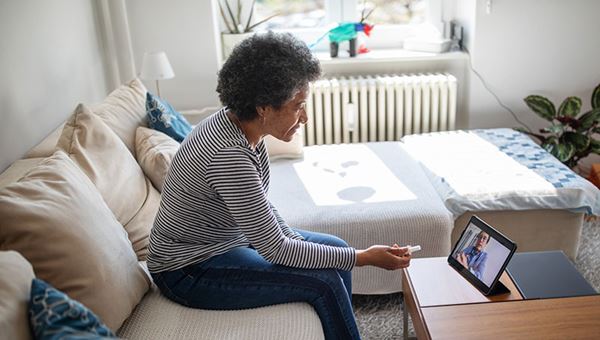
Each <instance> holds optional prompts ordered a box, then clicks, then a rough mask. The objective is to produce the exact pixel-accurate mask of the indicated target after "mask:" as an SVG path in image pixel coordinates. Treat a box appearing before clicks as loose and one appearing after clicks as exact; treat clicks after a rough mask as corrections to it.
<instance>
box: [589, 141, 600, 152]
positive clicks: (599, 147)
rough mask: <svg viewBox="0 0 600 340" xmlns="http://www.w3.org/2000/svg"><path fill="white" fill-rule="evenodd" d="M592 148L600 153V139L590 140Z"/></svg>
mask: <svg viewBox="0 0 600 340" xmlns="http://www.w3.org/2000/svg"><path fill="white" fill-rule="evenodd" d="M590 149H592V152H593V153H595V154H599V155H600V141H599V140H596V139H592V140H591V141H590Z"/></svg>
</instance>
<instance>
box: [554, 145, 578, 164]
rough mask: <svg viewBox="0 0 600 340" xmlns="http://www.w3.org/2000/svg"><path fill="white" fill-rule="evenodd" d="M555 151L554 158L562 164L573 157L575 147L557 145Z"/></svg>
mask: <svg viewBox="0 0 600 340" xmlns="http://www.w3.org/2000/svg"><path fill="white" fill-rule="evenodd" d="M555 150H556V153H555V154H554V156H555V157H556V158H558V160H559V161H561V162H563V163H565V162H567V161H568V160H569V159H570V158H571V157H573V156H574V155H575V147H573V145H571V144H557V145H556V149H555Z"/></svg>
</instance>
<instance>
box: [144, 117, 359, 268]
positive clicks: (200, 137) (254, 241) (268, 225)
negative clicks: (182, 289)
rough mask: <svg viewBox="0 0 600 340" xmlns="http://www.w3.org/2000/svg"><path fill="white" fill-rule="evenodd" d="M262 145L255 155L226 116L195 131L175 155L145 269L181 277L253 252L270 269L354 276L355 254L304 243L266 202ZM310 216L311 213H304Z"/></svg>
mask: <svg viewBox="0 0 600 340" xmlns="http://www.w3.org/2000/svg"><path fill="white" fill-rule="evenodd" d="M268 189H269V158H268V155H267V151H266V148H265V145H264V142H262V141H261V142H260V143H258V145H257V146H256V148H255V149H252V148H251V147H250V144H249V143H248V141H247V139H246V137H245V135H244V134H243V132H242V131H241V130H240V129H239V128H238V127H237V126H236V125H235V124H234V123H233V122H232V121H231V120H230V119H229V117H228V116H227V114H226V109H225V108H223V109H221V110H220V111H218V112H217V113H215V114H213V115H212V116H211V117H209V118H207V119H205V120H204V121H203V122H202V123H201V124H200V125H198V126H197V127H196V128H195V129H194V130H193V131H192V132H191V133H190V135H189V136H188V137H187V138H186V139H185V140H184V141H183V143H182V144H181V147H180V149H179V151H178V152H177V153H176V154H175V157H174V158H173V162H172V164H171V168H170V169H169V172H168V174H167V177H166V179H165V183H164V187H163V192H162V198H161V203H160V208H159V210H158V213H157V216H156V219H155V221H154V226H153V228H152V232H151V234H150V246H149V255H148V268H149V269H150V271H151V272H155V273H156V272H162V271H167V270H169V271H170V270H176V269H179V268H182V267H185V266H187V265H190V264H194V263H199V262H202V261H205V260H207V259H209V258H210V257H212V256H215V255H219V254H223V253H225V252H227V251H228V250H230V249H232V248H235V247H247V246H249V245H252V246H253V247H254V248H255V249H256V250H257V251H258V253H259V254H260V255H261V256H263V257H264V258H265V259H266V260H267V261H269V262H271V263H275V264H281V265H286V266H290V267H298V268H311V269H317V268H337V269H343V270H350V269H352V268H353V267H354V265H355V262H356V252H355V250H354V249H353V248H350V247H348V248H345V247H333V246H327V245H322V244H316V243H311V242H307V241H304V240H303V238H302V236H300V235H299V234H297V233H295V232H294V231H293V230H292V229H291V228H290V227H289V226H288V225H287V224H286V223H285V221H284V220H283V219H282V218H281V216H279V214H278V212H277V210H276V209H275V207H273V205H272V204H271V203H270V202H269V200H268V198H267V191H268ZM307 213H309V212H307Z"/></svg>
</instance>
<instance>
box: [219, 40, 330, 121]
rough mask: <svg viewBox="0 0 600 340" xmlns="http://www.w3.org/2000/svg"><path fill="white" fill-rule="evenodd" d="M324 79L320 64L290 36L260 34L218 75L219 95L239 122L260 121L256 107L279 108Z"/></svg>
mask: <svg viewBox="0 0 600 340" xmlns="http://www.w3.org/2000/svg"><path fill="white" fill-rule="evenodd" d="M320 75H321V66H320V64H319V61H318V60H317V58H316V57H315V56H313V54H312V53H311V51H310V50H309V49H308V47H307V46H306V44H305V43H303V42H301V41H300V40H298V39H296V38H295V37H294V36H292V35H291V34H289V33H274V32H271V31H269V32H267V33H259V34H254V35H253V36H251V37H250V38H247V39H245V40H244V41H242V42H241V43H240V44H238V45H237V46H236V47H235V48H234V49H233V51H232V53H231V55H230V56H229V58H228V59H227V61H225V64H224V65H223V67H222V68H221V70H220V71H219V80H218V84H217V92H218V93H219V99H221V103H222V104H223V105H226V106H227V107H228V108H229V109H230V110H231V111H233V113H235V114H236V116H237V117H238V119H239V120H247V121H248V120H253V119H254V118H256V117H257V115H258V113H257V112H256V107H260V106H273V107H274V108H276V109H278V108H280V107H281V106H282V105H283V104H284V103H285V102H287V101H289V100H290V99H292V98H293V97H294V95H295V94H296V92H297V91H298V90H300V89H302V88H303V87H305V86H306V85H308V83H309V82H311V81H314V80H316V79H318V78H319V76H320Z"/></svg>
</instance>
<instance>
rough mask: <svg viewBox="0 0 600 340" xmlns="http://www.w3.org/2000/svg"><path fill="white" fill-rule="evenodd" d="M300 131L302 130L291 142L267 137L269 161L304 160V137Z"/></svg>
mask: <svg viewBox="0 0 600 340" xmlns="http://www.w3.org/2000/svg"><path fill="white" fill-rule="evenodd" d="M300 131H302V130H298V132H296V133H295V134H294V137H293V138H292V140H291V141H289V142H284V141H280V140H279V139H277V138H275V137H273V136H270V135H267V136H265V137H264V140H265V147H266V148H267V152H268V153H269V160H271V161H274V160H277V159H282V158H290V159H295V158H302V156H303V155H304V149H303V147H304V136H303V135H302V133H301V132H300Z"/></svg>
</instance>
